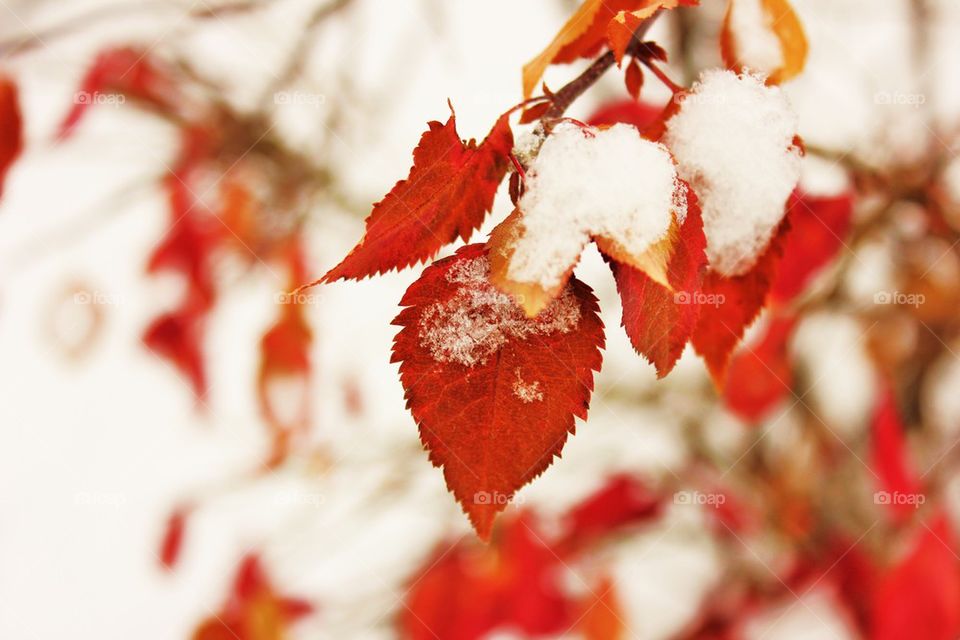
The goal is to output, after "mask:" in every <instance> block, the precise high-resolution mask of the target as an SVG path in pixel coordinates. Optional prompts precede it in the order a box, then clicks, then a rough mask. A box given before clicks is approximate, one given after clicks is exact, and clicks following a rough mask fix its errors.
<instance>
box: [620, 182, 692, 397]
mask: <svg viewBox="0 0 960 640" xmlns="http://www.w3.org/2000/svg"><path fill="white" fill-rule="evenodd" d="M706 245H707V241H706V237H705V236H704V235H703V220H702V219H701V218H700V207H699V206H698V204H697V196H696V194H694V192H693V190H692V189H690V188H689V187H687V217H686V219H685V220H684V222H683V225H682V226H681V227H680V234H679V240H678V241H677V242H676V244H675V246H674V249H673V254H672V255H671V256H670V260H669V262H668V264H667V279H668V282H669V283H670V286H671V287H673V291H670V290H669V289H667V288H666V287H664V286H663V285H661V284H658V283H657V282H654V281H653V279H651V278H650V277H649V276H647V275H646V274H645V273H643V272H642V271H640V270H639V269H635V268H633V267H631V266H629V265H625V264H623V263H621V262H618V261H616V260H614V259H610V260H608V261H609V263H610V268H611V269H612V270H613V277H614V278H615V279H616V281H617V291H619V292H620V300H621V301H622V303H623V320H622V324H623V327H624V329H625V330H626V332H627V335H628V336H629V337H630V343H631V344H632V345H633V348H634V349H636V350H637V353H640V354H641V355H643V356H644V357H645V358H646V359H647V360H648V361H650V363H651V364H653V365H654V366H655V367H656V368H657V376H658V377H661V378H662V377H663V376H665V375H667V374H668V373H669V372H670V370H671V369H673V367H674V365H675V364H676V363H677V360H679V359H680V355H681V354H682V353H683V348H684V347H685V346H686V344H687V340H688V339H689V338H690V334H691V333H692V331H693V329H694V327H695V326H696V324H697V316H698V314H699V310H700V284H701V282H702V279H703V272H704V269H705V268H706V264H707V256H706V253H705V251H704V250H705V248H706Z"/></svg>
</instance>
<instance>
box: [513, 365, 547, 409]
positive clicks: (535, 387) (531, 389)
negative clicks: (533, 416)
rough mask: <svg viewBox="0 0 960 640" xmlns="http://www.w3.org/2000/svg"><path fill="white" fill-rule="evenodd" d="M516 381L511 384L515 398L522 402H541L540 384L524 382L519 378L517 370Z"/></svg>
mask: <svg viewBox="0 0 960 640" xmlns="http://www.w3.org/2000/svg"><path fill="white" fill-rule="evenodd" d="M516 373H517V379H516V380H515V381H514V383H513V395H515V396H517V397H518V398H520V400H522V401H523V402H525V403H527V404H529V403H531V402H539V401H540V400H543V391H541V390H540V382H538V381H537V380H534V381H533V382H524V380H523V378H522V377H521V376H520V369H517V371H516Z"/></svg>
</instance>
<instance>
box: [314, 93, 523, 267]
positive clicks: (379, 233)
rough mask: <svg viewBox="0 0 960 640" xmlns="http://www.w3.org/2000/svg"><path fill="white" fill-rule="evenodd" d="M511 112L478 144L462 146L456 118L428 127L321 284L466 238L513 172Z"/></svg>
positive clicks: (419, 257) (420, 256)
mask: <svg viewBox="0 0 960 640" xmlns="http://www.w3.org/2000/svg"><path fill="white" fill-rule="evenodd" d="M508 116H509V112H508V113H505V114H503V115H502V116H500V118H499V119H498V120H497V122H496V124H495V125H494V126H493V129H492V130H491V131H490V134H489V135H488V136H487V137H486V139H485V140H484V141H483V142H481V143H480V144H479V145H478V144H477V143H476V141H474V140H470V141H469V142H467V143H464V142H463V141H462V140H461V139H460V135H459V134H458V133H457V125H456V115H455V114H453V113H452V107H451V115H450V118H449V119H448V120H447V122H446V124H441V123H440V122H436V121H434V122H431V123H429V129H428V130H427V131H426V133H424V134H423V136H422V137H421V138H420V143H419V144H418V145H417V148H416V149H414V151H413V167H412V168H411V169H410V174H409V175H408V176H407V178H406V179H404V180H401V181H400V182H398V183H397V184H396V185H395V186H394V187H393V189H391V190H390V193H388V194H387V195H386V196H385V197H384V199H383V200H381V201H380V202H378V203H377V204H375V205H374V206H373V212H372V213H371V214H370V216H369V217H368V218H367V222H366V231H365V233H364V236H363V239H362V240H361V241H360V243H359V244H358V245H357V246H356V247H354V249H353V250H352V251H351V252H350V254H349V255H348V256H347V257H346V258H344V260H343V261H342V262H341V263H340V264H339V265H337V266H336V267H334V268H333V269H331V270H330V271H329V272H328V273H327V274H326V275H325V276H323V278H321V279H320V280H319V281H318V282H333V281H334V280H340V279H341V278H345V279H353V280H359V279H361V278H365V277H367V276H372V275H375V274H378V273H384V272H386V271H390V270H391V269H402V268H404V267H408V266H410V265H413V264H416V263H418V262H421V261H423V260H427V259H429V258H432V257H433V256H434V255H435V254H436V253H437V251H439V250H440V248H441V247H443V246H444V245H447V244H449V243H451V242H453V241H454V240H456V239H457V238H460V239H462V240H466V239H467V238H468V237H469V236H470V234H471V233H472V232H473V231H474V230H476V229H477V228H478V227H479V226H480V224H481V223H482V222H483V219H484V217H485V216H486V214H487V213H488V212H489V211H490V209H491V207H492V206H493V199H494V195H495V194H496V192H497V187H498V186H499V185H500V182H501V181H502V180H503V177H504V176H505V175H506V173H507V170H508V168H509V167H510V152H511V150H512V149H513V133H512V131H511V130H510V122H509V120H508Z"/></svg>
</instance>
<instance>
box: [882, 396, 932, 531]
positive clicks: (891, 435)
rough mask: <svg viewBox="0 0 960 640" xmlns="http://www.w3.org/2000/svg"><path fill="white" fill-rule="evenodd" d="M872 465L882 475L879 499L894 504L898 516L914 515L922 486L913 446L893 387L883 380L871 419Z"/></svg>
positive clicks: (894, 512) (907, 517) (892, 509)
mask: <svg viewBox="0 0 960 640" xmlns="http://www.w3.org/2000/svg"><path fill="white" fill-rule="evenodd" d="M871 436H872V437H871V451H870V457H871V466H872V467H873V469H874V471H875V473H876V475H877V476H878V478H879V480H878V491H879V493H878V494H877V496H876V497H877V502H880V503H881V504H887V505H889V506H890V510H891V513H892V514H893V515H894V516H895V518H896V519H897V520H900V521H903V520H907V519H909V517H910V516H911V515H913V514H914V513H915V512H916V510H917V507H918V506H919V504H918V501H919V499H920V491H921V489H922V486H921V484H920V479H919V478H918V477H917V473H916V471H915V470H914V469H913V465H912V464H911V462H910V456H909V453H910V450H909V447H908V443H907V440H906V437H905V435H904V427H903V422H902V421H901V419H900V412H899V410H898V409H897V399H896V397H895V396H894V393H893V390H892V389H891V388H890V386H889V385H888V384H886V383H883V385H882V388H881V391H880V393H879V395H878V397H877V404H876V407H875V408H874V414H873V421H872V423H871Z"/></svg>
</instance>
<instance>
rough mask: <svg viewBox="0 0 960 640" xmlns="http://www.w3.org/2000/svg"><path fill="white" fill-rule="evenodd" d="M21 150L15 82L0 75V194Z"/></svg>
mask: <svg viewBox="0 0 960 640" xmlns="http://www.w3.org/2000/svg"><path fill="white" fill-rule="evenodd" d="M22 150H23V119H22V117H21V115H20V97H19V91H18V90H17V85H16V83H15V82H14V81H13V80H12V79H10V78H8V77H6V76H2V75H0V196H2V195H3V184H4V181H5V178H6V176H7V171H9V170H10V166H11V165H12V164H13V162H14V161H15V160H16V159H17V158H18V157H19V156H20V152H21V151H22Z"/></svg>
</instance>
